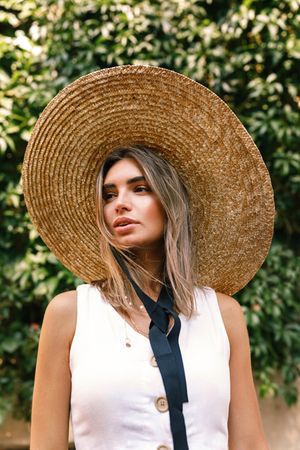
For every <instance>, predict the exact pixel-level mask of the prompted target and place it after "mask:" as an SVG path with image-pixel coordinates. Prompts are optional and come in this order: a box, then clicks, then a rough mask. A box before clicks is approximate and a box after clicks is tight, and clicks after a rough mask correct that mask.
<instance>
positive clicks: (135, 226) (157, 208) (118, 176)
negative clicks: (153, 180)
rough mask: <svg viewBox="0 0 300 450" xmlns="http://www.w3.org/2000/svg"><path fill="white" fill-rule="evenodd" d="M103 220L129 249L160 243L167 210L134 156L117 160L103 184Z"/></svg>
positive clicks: (117, 239) (148, 246) (118, 240)
mask: <svg viewBox="0 0 300 450" xmlns="http://www.w3.org/2000/svg"><path fill="white" fill-rule="evenodd" d="M103 204H104V210H103V212H104V220H105V222H106V225H107V226H108V228H109V230H110V232H111V233H112V234H113V235H114V237H115V239H116V241H117V242H118V243H120V244H124V245H127V246H129V248H134V247H138V248H145V249H151V248H155V246H157V245H158V244H161V241H162V237H163V232H164V221H165V213H164V210H163V208H162V206H161V203H160V201H159V199H158V197H157V195H156V194H155V193H154V192H153V191H152V190H151V188H150V186H149V184H148V183H147V182H146V179H145V177H144V174H143V172H142V170H141V168H140V166H139V165H138V164H137V162H136V161H135V160H134V159H130V158H124V159H122V160H120V161H117V162H116V163H115V164H114V165H113V166H112V167H111V168H110V169H109V171H108V172H107V175H106V177H105V179H104V183H103Z"/></svg>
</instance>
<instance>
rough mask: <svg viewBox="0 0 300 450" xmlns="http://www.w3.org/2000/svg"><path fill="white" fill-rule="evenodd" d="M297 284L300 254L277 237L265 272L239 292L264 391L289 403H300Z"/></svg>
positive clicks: (256, 374)
mask: <svg viewBox="0 0 300 450" xmlns="http://www.w3.org/2000/svg"><path fill="white" fill-rule="evenodd" d="M299 288H300V257H299V256H298V257H297V256H295V254H294V253H293V251H292V250H291V249H289V248H287V246H285V245H284V244H282V243H280V242H276V241H275V242H274V243H273V246H272V247H271V250H270V253H269V255H268V258H267V259H266V261H265V263H264V265H263V267H262V268H261V270H260V271H259V272H258V273H257V275H256V276H255V278H254V279H253V280H252V281H251V282H250V283H249V284H248V285H247V287H246V288H244V289H243V290H242V291H241V292H240V293H239V294H238V297H239V300H240V302H241V304H242V305H243V309H244V312H245V316H246V320H247V323H248V330H249V335H250V344H251V350H252V365H253V369H254V374H255V376H256V378H257V380H258V381H259V391H260V394H261V396H262V397H264V396H266V395H268V394H269V395H272V396H274V395H277V394H280V395H282V396H283V397H284V398H285V400H286V402H287V404H289V405H291V404H293V403H295V402H296V401H297V391H296V388H295V381H296V379H297V378H298V377H299V375H300V338H299V336H300V302H299V301H297V300H298V294H299Z"/></svg>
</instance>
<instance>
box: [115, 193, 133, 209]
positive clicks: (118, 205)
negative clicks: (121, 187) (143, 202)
mask: <svg viewBox="0 0 300 450" xmlns="http://www.w3.org/2000/svg"><path fill="white" fill-rule="evenodd" d="M115 210H116V212H117V213H119V212H120V211H124V210H125V211H130V210H131V204H130V202H129V199H128V196H127V195H126V194H125V193H121V192H119V195H118V197H117V199H116V202H115Z"/></svg>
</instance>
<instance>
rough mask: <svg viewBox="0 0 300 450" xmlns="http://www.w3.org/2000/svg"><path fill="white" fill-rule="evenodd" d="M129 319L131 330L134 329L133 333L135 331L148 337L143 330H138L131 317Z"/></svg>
mask: <svg viewBox="0 0 300 450" xmlns="http://www.w3.org/2000/svg"><path fill="white" fill-rule="evenodd" d="M128 318H129V322H130V323H131V325H132V326H133V328H134V329H135V331H137V332H138V333H141V334H142V335H143V336H146V337H149V333H145V332H144V331H143V330H141V329H140V328H138V327H137V326H136V323H135V321H134V320H133V319H132V317H130V316H129V317H128Z"/></svg>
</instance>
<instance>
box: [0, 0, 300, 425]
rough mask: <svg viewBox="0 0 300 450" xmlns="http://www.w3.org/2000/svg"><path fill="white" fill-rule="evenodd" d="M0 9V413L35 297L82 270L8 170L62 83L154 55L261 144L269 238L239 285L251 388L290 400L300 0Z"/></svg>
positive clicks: (48, 3)
mask: <svg viewBox="0 0 300 450" xmlns="http://www.w3.org/2000/svg"><path fill="white" fill-rule="evenodd" d="M0 9H1V12H0V20H1V22H2V29H1V30H2V31H1V34H0V58H1V67H0V87H1V93H0V124H1V125H0V161H1V173H0V204H1V209H0V211H1V212H0V231H1V232H0V248H1V254H0V265H1V271H0V287H1V289H0V399H1V400H0V421H1V419H2V418H3V417H4V415H5V414H6V412H7V411H8V410H13V411H14V412H15V413H16V414H17V415H19V416H22V417H25V418H27V419H29V416H30V402H31V394H32V382H33V376H34V366H35V358H36V350H37V343H38V337H39V331H40V325H41V322H42V317H43V312H44V309H45V307H46V305H47V302H48V301H49V300H50V299H51V298H52V297H53V296H54V295H55V294H56V293H58V292H61V291H64V290H67V289H74V287H75V286H76V285H77V284H78V283H80V280H78V279H74V277H73V276H72V274H70V273H69V272H68V271H67V270H66V269H65V268H63V267H62V265H61V264H60V263H59V262H58V261H57V260H56V258H55V257H54V256H53V255H52V254H51V253H50V252H49V250H48V249H47V248H46V247H45V245H44V244H43V242H42V241H41V240H40V238H39V237H38V236H37V234H36V232H35V230H34V229H33V227H32V225H31V224H30V221H29V217H28V214H27V212H26V209H25V205H24V200H23V197H22V186H21V180H20V174H21V167H22V160H23V155H24V150H25V147H26V144H27V141H28V139H29V136H30V132H31V130H32V128H33V126H34V123H35V121H36V119H37V117H38V115H39V114H40V112H41V111H42V110H43V108H44V107H45V106H46V104H47V103H48V102H49V100H50V99H51V98H52V97H53V96H54V95H55V94H56V93H57V92H58V91H59V90H60V89H61V88H63V87H64V86H65V85H66V84H68V83H69V82H71V81H73V80H74V79H75V78H77V77H79V76H81V75H84V74H86V73H88V72H90V71H92V70H96V69H99V68H103V67H110V66H114V65H119V64H139V63H142V64H152V65H159V66H162V67H167V68H170V69H173V70H176V71H179V72H181V73H184V74H186V75H188V76H190V77H192V78H194V79H195V80H197V81H199V82H201V83H202V84H204V85H206V86H207V87H209V88H210V89H212V90H213V91H214V92H216V93H217V94H218V95H220V96H221V97H222V98H223V99H224V100H225V101H226V102H227V103H229V105H230V106H231V107H232V108H233V110H234V111H235V112H236V114H237V115H238V116H239V117H240V119H241V120H242V121H243V123H244V124H245V126H246V128H247V129H248V130H249V131H250V133H251V134H252V136H253V138H254V140H255V142H256V143H257V145H258V147H259V148H260V150H261V152H262V155H263V158H264V160H265V161H266V164H267V166H268V168H269V170H270V172H271V177H272V182H273V186H274V191H275V198H276V209H277V220H276V232H275V240H274V244H273V246H272V248H271V251H270V254H269V256H268V258H267V260H266V262H265V264H264V265H263V267H262V269H261V270H260V271H259V272H258V274H257V275H256V277H255V278H254V279H253V281H252V282H251V283H250V284H249V285H248V286H247V287H246V288H245V289H244V290H243V291H242V292H241V293H239V295H238V298H239V300H240V301H241V303H242V305H243V307H244V309H245V314H246V318H247V321H248V324H249V334H250V341H251V349H252V361H253V367H254V371H255V375H256V377H257V380H258V382H259V386H260V393H261V395H262V396H263V395H282V396H283V397H284V398H285V399H286V401H287V403H288V404H292V403H293V402H295V401H296V399H297V392H296V388H295V380H296V378H297V376H298V375H299V367H300V364H299V358H300V352H299V342H300V338H299V316H300V314H299V304H298V298H299V290H300V286H299V266H300V262H299V256H298V255H299V233H300V230H299V223H300V221H299V214H300V213H299V207H298V208H297V206H298V205H299V203H300V202H299V200H300V199H299V193H300V156H299V151H298V145H299V137H300V128H299V107H300V93H299V73H300V37H299V27H300V1H299V0H282V1H280V2H277V1H275V0H273V1H266V0H260V1H258V0H256V1H255V0H243V1H241V2H237V1H232V0H231V1H221V0H206V1H205V0H189V1H188V0H176V1H175V0H174V1H171V2H170V1H167V0H153V1H152V0H151V1H150V0H143V1H137V0H58V1H57V0H26V1H22V0H0ZM278 374H279V375H278ZM278 376H279V378H278ZM3 398H5V400H3Z"/></svg>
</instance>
